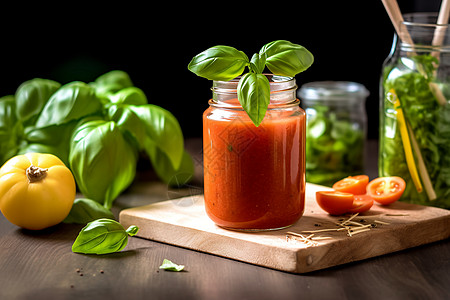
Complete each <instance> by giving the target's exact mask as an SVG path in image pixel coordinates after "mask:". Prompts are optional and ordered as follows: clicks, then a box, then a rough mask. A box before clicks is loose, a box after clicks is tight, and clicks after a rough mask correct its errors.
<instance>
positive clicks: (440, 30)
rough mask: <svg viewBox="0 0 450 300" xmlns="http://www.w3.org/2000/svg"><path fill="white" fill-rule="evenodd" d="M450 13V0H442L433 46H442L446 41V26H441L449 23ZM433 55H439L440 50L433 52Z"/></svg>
mask: <svg viewBox="0 0 450 300" xmlns="http://www.w3.org/2000/svg"><path fill="white" fill-rule="evenodd" d="M449 15H450V1H449V0H442V3H441V8H440V10H439V15H438V18H437V25H438V26H437V27H436V29H435V30H434V36H433V42H432V43H431V44H432V45H433V46H438V47H439V46H441V45H442V43H443V42H444V37H445V34H444V33H445V29H446V26H439V25H444V24H447V23H448V17H449ZM433 56H435V57H438V56H439V52H433Z"/></svg>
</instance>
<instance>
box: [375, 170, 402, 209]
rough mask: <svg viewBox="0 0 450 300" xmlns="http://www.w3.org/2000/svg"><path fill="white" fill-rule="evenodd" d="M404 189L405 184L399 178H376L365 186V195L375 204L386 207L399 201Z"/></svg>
mask: <svg viewBox="0 0 450 300" xmlns="http://www.w3.org/2000/svg"><path fill="white" fill-rule="evenodd" d="M405 187H406V183H405V181H404V180H403V178H401V177H397V176H391V177H378V178H376V179H374V180H372V181H371V182H369V184H368V185H367V194H369V195H370V196H371V197H372V198H373V200H375V201H376V202H378V203H380V204H382V205H388V204H391V203H394V202H395V201H397V200H398V199H400V197H401V196H402V194H403V192H404V191H405Z"/></svg>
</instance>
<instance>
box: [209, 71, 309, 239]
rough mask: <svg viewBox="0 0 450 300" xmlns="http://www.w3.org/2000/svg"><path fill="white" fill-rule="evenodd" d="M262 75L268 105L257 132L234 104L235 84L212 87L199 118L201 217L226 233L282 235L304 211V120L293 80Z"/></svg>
mask: <svg viewBox="0 0 450 300" xmlns="http://www.w3.org/2000/svg"><path fill="white" fill-rule="evenodd" d="M265 75H266V76H267V77H268V79H269V82H270V89H271V95H270V104H269V108H268V110H267V112H266V115H265V117H264V119H263V121H262V122H261V124H260V125H259V126H258V127H256V126H255V125H254V124H253V123H252V121H251V120H250V118H249V117H248V115H247V113H246V112H245V111H244V110H243V109H242V107H241V105H240V104H239V102H238V100H237V85H238V80H239V78H236V79H234V80H231V81H227V82H225V81H214V82H213V88H212V91H213V97H212V99H211V100H210V101H209V105H210V107H209V108H208V109H206V111H205V112H204V114H203V164H204V197H205V208H206V213H207V214H208V216H209V217H210V218H211V219H212V220H213V221H214V222H215V223H216V224H217V225H219V226H221V227H225V228H228V229H234V230H244V231H261V230H274V229H281V228H284V227H288V226H290V225H292V224H294V223H295V222H296V221H297V220H298V219H299V218H300V217H301V216H302V214H303V211H304V207H305V150H304V149H305V143H304V142H305V122H306V121H305V119H306V118H305V112H304V111H303V110H302V109H301V108H300V107H299V100H298V99H296V88H297V85H296V82H295V79H294V78H290V77H282V76H274V75H270V74H265Z"/></svg>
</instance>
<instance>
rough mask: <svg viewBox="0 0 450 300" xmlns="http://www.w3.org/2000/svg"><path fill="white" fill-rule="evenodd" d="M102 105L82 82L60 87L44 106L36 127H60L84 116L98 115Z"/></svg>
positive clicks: (92, 90) (91, 89)
mask: <svg viewBox="0 0 450 300" xmlns="http://www.w3.org/2000/svg"><path fill="white" fill-rule="evenodd" d="M101 109H102V104H101V102H100V99H99V98H98V97H97V96H96V95H95V90H94V89H93V88H92V87H90V86H89V85H87V84H85V83H83V82H78V81H75V82H72V83H68V84H66V85H64V86H62V87H61V88H60V89H59V90H57V91H56V92H55V93H54V94H53V95H52V96H51V97H50V99H49V100H48V102H47V104H46V105H45V106H44V108H43V110H42V112H41V114H40V115H39V118H38V119H37V122H36V127H47V126H50V125H61V124H64V123H67V122H70V121H73V120H79V119H81V118H83V117H85V116H89V115H93V114H96V113H100V112H101Z"/></svg>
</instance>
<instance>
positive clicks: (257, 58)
mask: <svg viewBox="0 0 450 300" xmlns="http://www.w3.org/2000/svg"><path fill="white" fill-rule="evenodd" d="M265 67H266V54H265V53H263V54H261V53H255V54H253V56H252V59H251V60H250V68H251V70H252V71H253V73H259V74H261V73H262V72H263V71H264V68H265Z"/></svg>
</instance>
